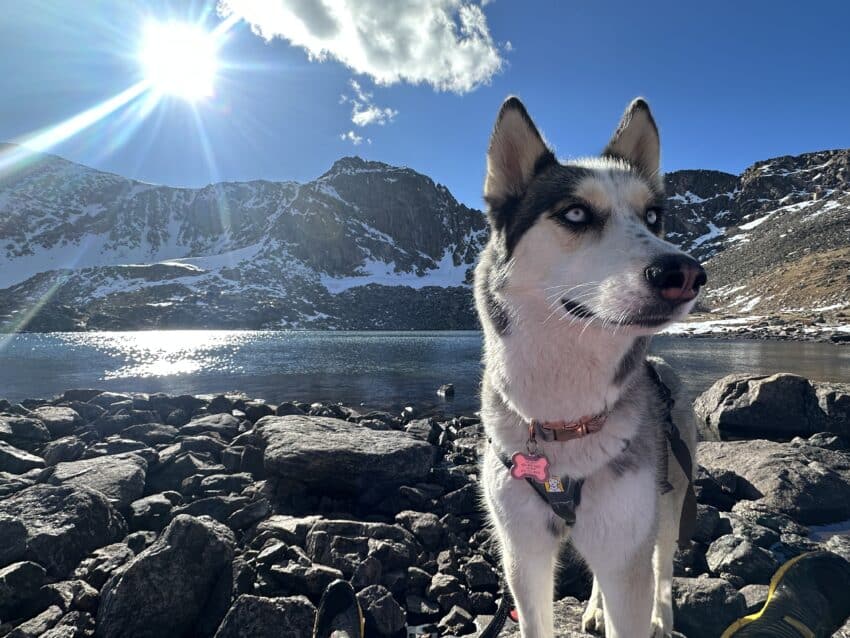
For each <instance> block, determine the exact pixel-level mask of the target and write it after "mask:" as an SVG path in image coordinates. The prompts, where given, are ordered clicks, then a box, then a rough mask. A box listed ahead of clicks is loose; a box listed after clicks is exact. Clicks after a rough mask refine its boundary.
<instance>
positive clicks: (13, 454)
mask: <svg viewBox="0 0 850 638" xmlns="http://www.w3.org/2000/svg"><path fill="white" fill-rule="evenodd" d="M42 467H44V459H42V458H41V457H40V456H36V455H35V454H30V453H29V452H25V451H24V450H19V449H18V448H16V447H14V446H11V445H9V444H8V443H4V442H3V441H0V472H9V473H10V474H26V473H27V472H29V471H30V470H35V469H39V468H42Z"/></svg>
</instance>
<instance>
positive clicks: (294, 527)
mask: <svg viewBox="0 0 850 638" xmlns="http://www.w3.org/2000/svg"><path fill="white" fill-rule="evenodd" d="M319 520H321V517H319V516H305V517H297V516H286V515H284V514H274V515H272V516H269V517H268V518H267V519H266V520H264V521H262V522H261V523H259V524H258V525H257V530H256V535H257V536H262V535H264V534H268V535H269V536H272V537H274V538H279V539H280V540H282V541H283V542H284V543H286V544H287V545H298V546H299V547H303V546H304V545H305V544H306V543H307V533H308V532H309V531H310V529H312V527H313V525H315V524H316V522H317V521H319Z"/></svg>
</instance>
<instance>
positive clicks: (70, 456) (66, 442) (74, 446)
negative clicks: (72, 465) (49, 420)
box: [41, 436, 86, 466]
mask: <svg viewBox="0 0 850 638" xmlns="http://www.w3.org/2000/svg"><path fill="white" fill-rule="evenodd" d="M85 451H86V444H85V443H83V441H82V440H81V439H80V438H79V437H76V436H63V437H62V438H60V439H56V440H55V441H51V442H50V443H48V444H47V445H45V446H44V449H43V450H42V451H41V454H42V456H43V457H44V463H45V465H47V466H53V465H56V464H57V463H62V462H65V461H76V460H77V459H78V458H80V457H81V456H82V455H83V452H85Z"/></svg>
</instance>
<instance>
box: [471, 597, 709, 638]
mask: <svg viewBox="0 0 850 638" xmlns="http://www.w3.org/2000/svg"><path fill="white" fill-rule="evenodd" d="M584 607H585V604H584V603H583V602H581V601H579V600H576V599H575V598H571V597H568V598H563V599H562V600H558V601H555V609H554V614H553V616H554V619H555V635H556V636H558V638H587V636H588V634H586V633H584V632H583V631H582V630H581V615H582V614H583V613H584ZM489 620H490V618H489V617H482V618H479V619H478V623H480V624H479V627H478V629H479V630H481V629H483V628H484V626H485V625H486V623H487V622H489ZM718 635H719V634H718ZM499 637H500V638H519V625H517V624H511V625H510V626H509V627H505V629H503V630H502V633H500V634H499ZM636 638H637V637H636ZM688 638H691V636H688ZM696 638H698V637H696ZM713 638H717V636H713Z"/></svg>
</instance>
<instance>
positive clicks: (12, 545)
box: [0, 516, 27, 567]
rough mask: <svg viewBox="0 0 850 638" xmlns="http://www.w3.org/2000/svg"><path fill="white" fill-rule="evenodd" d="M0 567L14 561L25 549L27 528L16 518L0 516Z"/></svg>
mask: <svg viewBox="0 0 850 638" xmlns="http://www.w3.org/2000/svg"><path fill="white" fill-rule="evenodd" d="M0 539H2V542H0V567H3V566H5V565H8V564H9V563H14V562H15V561H16V560H18V559H19V558H21V557H23V555H24V554H25V553H26V551H27V528H26V527H25V526H24V524H23V523H22V522H21V521H20V520H18V519H17V518H10V517H7V516H0Z"/></svg>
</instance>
